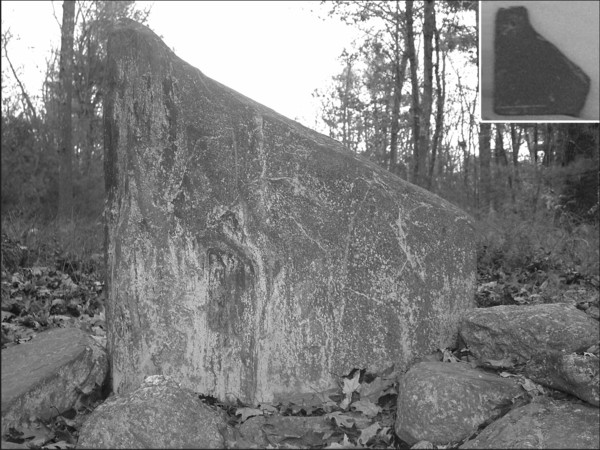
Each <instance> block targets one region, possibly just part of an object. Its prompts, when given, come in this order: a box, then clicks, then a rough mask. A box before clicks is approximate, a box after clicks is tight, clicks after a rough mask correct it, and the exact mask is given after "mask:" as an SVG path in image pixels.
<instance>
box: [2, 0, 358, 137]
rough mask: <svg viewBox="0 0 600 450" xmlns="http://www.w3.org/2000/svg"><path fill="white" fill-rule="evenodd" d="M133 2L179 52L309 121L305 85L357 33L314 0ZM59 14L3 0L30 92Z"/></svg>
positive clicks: (318, 83) (55, 34) (327, 68)
mask: <svg viewBox="0 0 600 450" xmlns="http://www.w3.org/2000/svg"><path fill="white" fill-rule="evenodd" d="M138 3H139V4H140V7H145V6H146V5H149V4H152V3H154V6H153V8H152V13H151V14H150V18H149V25H150V27H151V28H152V29H153V30H154V31H155V32H156V33H157V34H158V35H160V36H162V37H163V39H164V41H165V43H166V44H167V45H168V46H169V47H170V48H173V49H174V50H175V52H176V53H177V55H178V56H180V57H181V58H182V59H184V60H185V61H187V62H189V63H190V64H192V65H193V66H195V67H197V68H198V69H200V70H201V71H202V72H203V73H204V74H205V75H207V76H209V77H211V78H214V79H215V80H217V81H219V82H221V83H223V84H225V85H227V86H229V87H231V88H233V89H235V90H236V91H239V92H240V93H242V94H244V95H246V96H248V97H250V98H252V99H254V100H256V101H258V102H260V103H262V104H264V105H265V106H268V107H270V108H272V109H274V110H276V111H278V112H280V113H281V114H283V115H285V116H288V117H289V118H291V119H296V120H298V121H300V122H302V123H303V124H305V125H307V126H309V127H311V128H315V117H316V115H317V113H318V103H317V102H316V101H315V100H313V98H312V96H311V93H312V92H313V91H314V89H316V88H324V87H325V86H326V85H327V84H328V83H329V81H330V79H331V77H332V76H333V75H336V74H337V73H338V72H339V71H340V70H341V69H340V67H341V66H340V63H339V61H338V56H339V55H340V54H341V52H342V50H343V49H344V47H348V48H349V47H350V44H351V42H352V40H353V39H354V38H355V37H356V36H357V32H356V31H355V30H354V29H353V28H351V27H349V26H347V25H345V24H343V23H342V22H341V21H339V20H338V19H335V18H326V20H322V19H321V18H320V17H326V14H325V12H324V11H323V7H322V6H321V5H320V4H319V2H318V1H293V2H290V1H285V2H283V1H260V2H254V1H241V2H237V1H235V2H234V1H201V2H189V1H157V2H145V1H140V2H138ZM53 6H54V13H55V14H56V18H57V19H58V22H57V19H56V18H55V16H54V13H53ZM311 10H313V11H314V12H311ZM317 12H319V13H318V14H317ZM61 20H62V2H61V1H55V2H51V1H38V2H21V1H2V30H3V31H4V30H5V29H6V28H8V27H10V29H11V32H12V34H13V36H14V37H15V38H17V37H18V38H20V40H18V41H17V40H16V39H13V41H12V42H11V43H10V46H9V52H10V53H9V55H10V57H11V60H12V61H13V64H15V65H16V66H18V67H20V68H21V70H20V73H21V75H22V77H23V80H24V82H25V83H26V85H27V89H28V91H29V92H30V93H31V94H32V95H39V94H40V89H41V85H42V82H43V73H44V71H45V67H46V62H45V58H47V57H48V55H49V50H50V48H51V46H54V47H55V48H58V47H59V45H60V25H59V22H60V21H61ZM3 70H6V69H5V68H3ZM319 131H324V130H323V129H321V130H319Z"/></svg>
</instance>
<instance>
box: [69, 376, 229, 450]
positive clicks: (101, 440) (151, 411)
mask: <svg viewBox="0 0 600 450" xmlns="http://www.w3.org/2000/svg"><path fill="white" fill-rule="evenodd" d="M225 425H226V419H225V416H224V413H223V412H221V411H218V410H215V409H212V408H210V407H209V406H207V405H206V404H205V403H203V402H202V401H201V400H200V399H199V398H198V394H195V393H194V392H192V391H190V390H188V389H184V388H181V387H180V386H179V384H178V383H176V382H174V381H173V380H171V379H169V378H167V377H163V376H160V375H154V376H149V377H147V378H146V380H145V381H144V382H143V383H142V385H141V386H140V387H139V388H138V389H136V390H134V391H133V392H130V393H129V394H117V395H114V396H113V397H109V398H108V399H107V400H106V401H105V402H104V403H103V404H101V405H100V406H98V408H96V409H95V410H94V411H93V412H92V413H91V414H90V416H89V418H88V419H87V420H86V421H85V423H84V424H83V426H82V427H81V431H80V432H79V441H78V443H77V448H223V447H224V444H225V442H224V439H223V436H222V435H221V433H220V431H219V428H220V427H225Z"/></svg>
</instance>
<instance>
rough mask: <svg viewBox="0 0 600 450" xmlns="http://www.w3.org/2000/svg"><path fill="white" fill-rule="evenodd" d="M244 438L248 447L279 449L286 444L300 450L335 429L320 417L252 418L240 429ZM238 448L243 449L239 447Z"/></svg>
mask: <svg viewBox="0 0 600 450" xmlns="http://www.w3.org/2000/svg"><path fill="white" fill-rule="evenodd" d="M239 431H240V434H241V436H242V439H241V442H243V443H244V444H245V445H246V446H251V445H256V446H257V447H258V448H266V447H268V446H269V445H271V446H273V447H274V448H277V447H278V446H282V445H285V444H289V445H295V446H296V447H298V448H308V447H310V446H311V445H310V444H314V443H315V442H312V441H311V439H315V437H314V436H315V435H318V434H319V433H320V434H321V435H322V434H323V433H324V432H326V431H331V432H333V431H334V427H333V426H332V425H331V424H330V423H329V422H328V421H326V420H325V419H324V417H323V416H319V417H299V416H279V415H276V416H269V417H264V416H260V417H251V418H250V419H248V420H246V421H245V422H244V423H243V424H242V425H240V428H239ZM238 448H242V447H241V446H239V447H238Z"/></svg>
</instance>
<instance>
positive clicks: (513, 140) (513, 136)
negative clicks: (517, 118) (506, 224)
mask: <svg viewBox="0 0 600 450" xmlns="http://www.w3.org/2000/svg"><path fill="white" fill-rule="evenodd" d="M520 143H521V128H519V133H518V134H517V125H515V124H514V123H511V124H510V144H511V148H512V163H513V167H512V169H513V173H514V180H513V183H514V186H513V189H511V200H512V204H513V205H514V204H515V202H516V195H515V194H516V193H515V191H516V186H517V185H518V184H519V146H520Z"/></svg>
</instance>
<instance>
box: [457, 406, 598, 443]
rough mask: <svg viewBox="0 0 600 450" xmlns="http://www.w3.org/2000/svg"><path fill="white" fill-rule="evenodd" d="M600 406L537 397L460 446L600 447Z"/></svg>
mask: <svg viewBox="0 0 600 450" xmlns="http://www.w3.org/2000/svg"><path fill="white" fill-rule="evenodd" d="M598 425H600V412H599V410H598V408H594V407H592V406H587V405H585V404H579V403H573V402H570V401H555V400H551V399H549V398H547V397H538V398H536V400H535V401H534V402H532V403H530V404H529V405H526V406H522V407H520V408H516V409H514V410H512V411H511V412H509V413H508V414H506V415H505V416H504V417H502V418H501V419H498V420H497V421H495V422H493V423H492V424H490V425H489V426H488V427H486V428H485V429H484V430H483V431H482V432H481V433H480V434H479V436H477V437H476V438H475V439H472V440H470V441H467V442H465V443H464V444H463V445H462V446H461V447H460V448H600V433H599V431H598Z"/></svg>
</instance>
